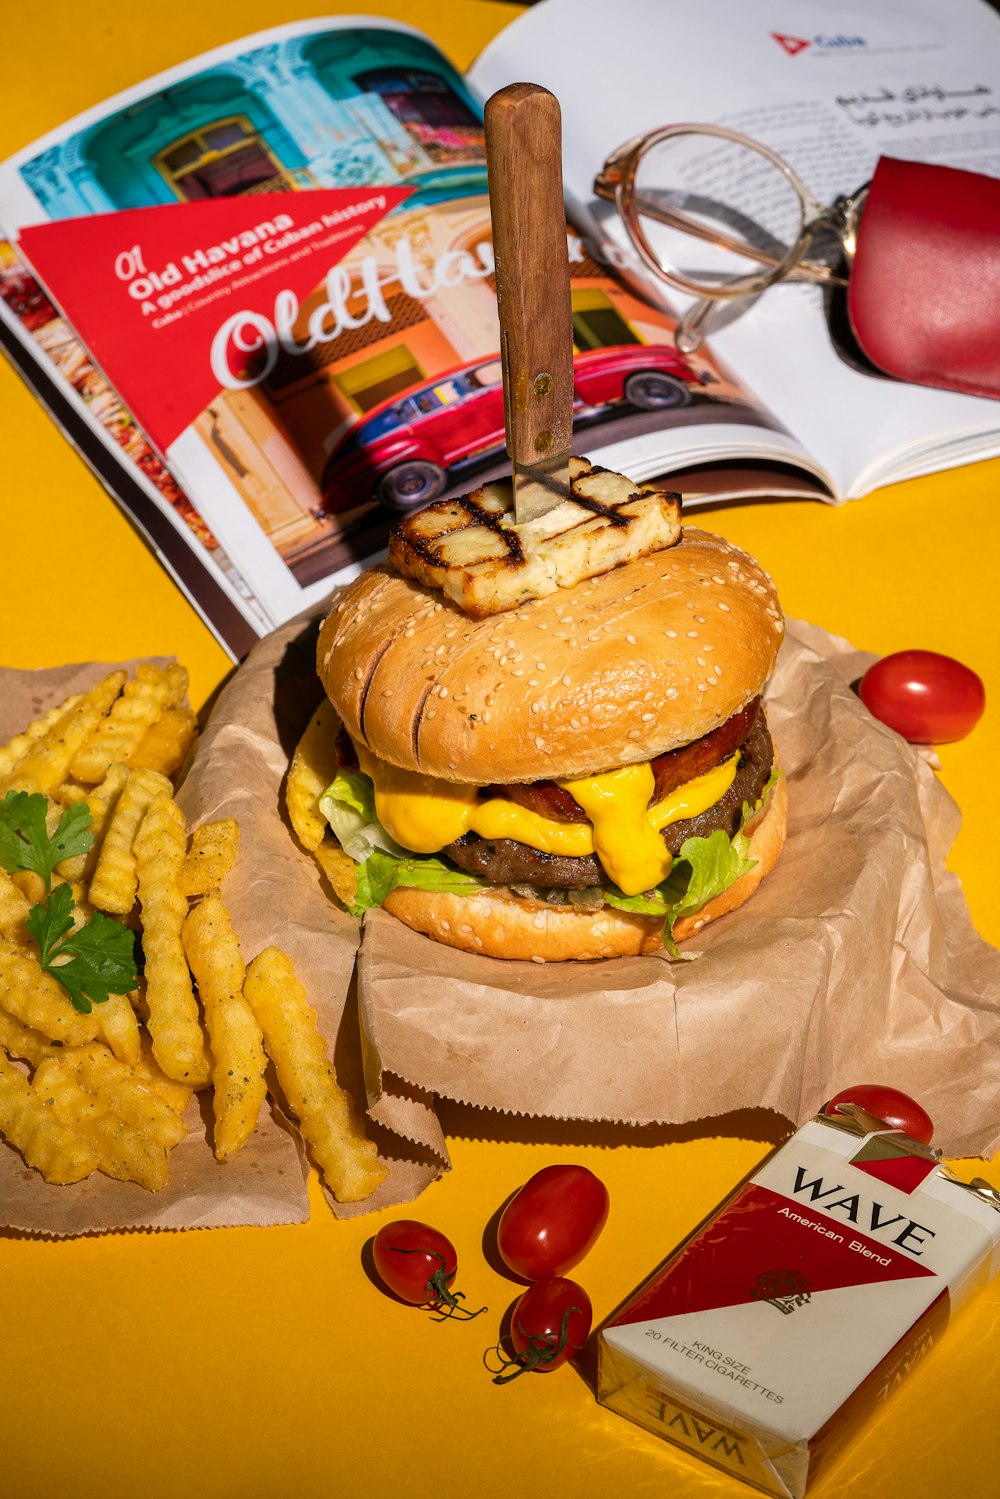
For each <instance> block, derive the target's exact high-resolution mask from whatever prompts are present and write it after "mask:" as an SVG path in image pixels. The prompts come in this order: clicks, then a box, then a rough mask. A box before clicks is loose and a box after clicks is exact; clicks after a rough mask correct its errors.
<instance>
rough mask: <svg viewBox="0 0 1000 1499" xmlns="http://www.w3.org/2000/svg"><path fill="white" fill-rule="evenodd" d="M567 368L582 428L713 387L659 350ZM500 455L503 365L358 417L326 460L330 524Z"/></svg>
mask: <svg viewBox="0 0 1000 1499" xmlns="http://www.w3.org/2000/svg"><path fill="white" fill-rule="evenodd" d="M573 369H574V382H573V383H574V414H575V418H576V419H577V420H578V421H584V422H585V421H586V420H587V419H588V416H590V415H592V417H593V419H597V417H598V416H599V415H600V414H601V413H603V412H606V409H607V408H608V407H609V406H624V407H632V408H635V409H637V410H639V411H665V410H667V409H669V408H671V407H678V406H686V405H687V404H688V402H689V401H690V400H691V396H692V391H695V390H700V389H701V388H702V387H703V386H705V385H706V384H709V383H710V382H711V381H712V379H713V376H712V375H710V374H709V373H708V372H707V371H701V370H697V369H695V368H694V366H693V365H691V364H689V363H688V361H687V360H686V359H685V358H684V357H683V355H681V354H679V353H678V352H677V350H676V349H673V348H669V347H667V346H666V345H659V344H657V345H646V344H625V345H620V346H616V347H613V348H603V349H588V350H586V351H585V352H583V353H580V354H577V355H576V357H575V359H574V361H573ZM503 448H504V420H503V385H502V380H501V369H500V361H499V359H496V358H493V359H488V360H480V361H479V362H478V363H476V364H469V365H465V366H463V367H462V368H461V369H458V370H455V371H453V372H452V373H451V374H449V375H443V376H441V377H439V378H438V379H436V380H429V381H428V382H427V384H426V385H421V386H417V387H416V388H415V389H413V390H411V391H410V392H409V393H408V394H407V395H405V396H403V397H400V398H398V399H392V400H389V401H384V402H383V403H382V404H381V405H379V406H377V407H375V409H374V410H373V411H370V412H369V413H368V414H367V415H366V416H364V417H363V418H362V420H361V421H360V422H359V423H358V424H357V426H356V427H354V428H352V429H351V431H350V432H349V433H348V435H347V436H346V437H345V438H344V440H343V441H342V442H341V443H340V445H339V446H338V447H337V448H335V449H334V451H333V452H332V453H331V455H330V457H329V459H328V460H327V464H326V467H325V469H324V472H323V481H322V487H323V505H324V508H325V510H326V513H327V514H331V515H332V514H336V513H338V512H340V511H343V510H350V509H353V508H354V507H355V506H357V505H361V504H364V503H365V502H367V501H370V500H373V499H377V500H379V501H381V503H382V504H383V505H384V506H385V507H386V508H387V509H389V510H395V511H406V510H416V509H419V508H420V506H421V505H426V504H428V503H429V502H430V501H431V500H433V499H436V498H437V496H438V495H440V494H442V493H443V492H444V491H445V490H446V489H447V488H448V487H449V486H451V485H454V484H456V483H457V482H459V481H460V480H461V478H462V477H463V474H464V473H466V472H468V471H469V470H471V469H473V468H475V467H477V466H479V465H482V464H483V463H484V462H485V461H487V460H488V459H489V458H490V457H492V456H495V455H497V454H499V453H502V452H503Z"/></svg>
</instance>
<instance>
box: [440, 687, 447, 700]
mask: <svg viewBox="0 0 1000 1499" xmlns="http://www.w3.org/2000/svg"><path fill="white" fill-rule="evenodd" d="M447 696H448V689H447V687H442V688H441V690H440V692H439V693H438V697H442V698H444V697H447Z"/></svg>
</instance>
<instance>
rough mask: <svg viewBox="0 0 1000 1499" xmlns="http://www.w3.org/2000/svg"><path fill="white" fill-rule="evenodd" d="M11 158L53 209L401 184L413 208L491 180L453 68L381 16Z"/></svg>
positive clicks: (255, 55)
mask: <svg viewBox="0 0 1000 1499" xmlns="http://www.w3.org/2000/svg"><path fill="white" fill-rule="evenodd" d="M20 170H21V175H22V177H23V178H24V180H25V182H26V183H27V185H28V186H29V187H30V188H31V190H32V192H33V193H34V194H35V196H36V197H37V198H38V199H39V201H40V202H41V203H42V204H43V205H44V208H45V211H46V213H47V215H48V216H49V217H50V218H53V219H66V218H76V217H81V216H84V215H88V214H94V213H113V212H115V211H116V210H119V209H127V208H146V207H151V206H154V205H156V204H167V203H177V202H193V201H199V200H203V199H205V198H225V197H235V196H244V195H246V194H262V193H268V192H287V191H289V190H294V189H296V188H309V187H361V186H371V185H374V184H383V183H385V184H396V183H399V184H407V185H409V186H411V187H413V188H414V189H415V192H414V195H413V196H412V197H411V198H410V199H409V201H408V206H409V207H411V208H412V207H414V206H417V205H418V204H419V203H421V202H423V203H432V202H441V201H446V200H448V199H449V198H453V197H462V196H465V195H467V194H469V193H470V192H471V193H480V192H485V191H486V157H485V148H484V143H483V127H482V118H481V113H480V110H479V106H478V105H477V103H476V101H475V100H474V99H473V97H472V95H471V94H470V93H469V91H468V89H467V88H466V86H465V84H464V82H463V80H462V78H461V76H460V75H459V74H458V73H457V72H456V71H455V70H454V69H453V68H451V67H450V66H449V64H448V63H447V62H446V61H445V60H444V59H443V58H442V57H441V54H440V53H439V52H437V51H436V50H435V49H434V48H433V47H431V46H429V45H428V44H427V43H426V42H425V41H423V40H422V39H421V38H420V37H417V36H411V35H409V34H408V33H406V32H400V31H396V30H390V29H382V28H376V27H364V28H351V29H344V30H337V29H334V30H323V31H317V32H314V33H309V34H304V35H298V36H290V37H286V38H283V39H282V40H280V41H276V42H273V43H269V44H266V45H263V46H259V47H256V48H253V49H252V50H250V51H247V52H244V53H240V54H237V55H235V56H230V57H228V58H223V59H221V60H220V61H218V62H217V63H215V64H214V65H212V66H210V67H206V68H205V69H204V71H201V72H198V73H195V74H193V75H189V76H188V77H187V78H186V79H184V80H183V81H180V82H178V83H176V84H174V85H172V86H169V87H167V88H164V89H162V90H160V91H158V92H155V93H151V94H147V95H145V96H144V97H142V98H140V99H139V100H137V102H135V103H134V104H132V105H130V106H129V107H127V108H125V109H121V110H119V111H117V112H116V113H114V114H110V115H108V116H106V117H105V118H104V119H102V120H99V121H97V122H96V123H94V124H93V125H91V126H90V127H89V128H87V129H85V130H82V131H80V132H79V133H78V134H76V135H74V136H71V137H70V138H68V139H67V140H64V141H63V142H62V143H60V144H59V145H56V146H53V147H52V148H51V149H49V150H47V151H45V152H43V153H41V154H40V155H39V156H37V157H34V158H33V159H32V160H30V161H28V162H26V163H24V164H23V165H22V167H21V169H20Z"/></svg>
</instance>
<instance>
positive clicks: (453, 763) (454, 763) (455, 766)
mask: <svg viewBox="0 0 1000 1499" xmlns="http://www.w3.org/2000/svg"><path fill="white" fill-rule="evenodd" d="M448 769H449V770H457V769H458V761H457V760H449V761H448Z"/></svg>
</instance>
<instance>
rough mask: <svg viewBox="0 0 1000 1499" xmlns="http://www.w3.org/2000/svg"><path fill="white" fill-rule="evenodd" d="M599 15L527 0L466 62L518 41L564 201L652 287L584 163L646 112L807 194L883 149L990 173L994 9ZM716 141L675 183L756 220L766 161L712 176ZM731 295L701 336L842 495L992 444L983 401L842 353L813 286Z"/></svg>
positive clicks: (924, 3)
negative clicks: (736, 143)
mask: <svg viewBox="0 0 1000 1499" xmlns="http://www.w3.org/2000/svg"><path fill="white" fill-rule="evenodd" d="M613 15H614V20H613V26H612V24H611V22H610V21H609V10H608V7H607V6H606V5H605V4H604V3H602V0H543V3H542V4H541V5H539V6H537V7H536V8H535V9H533V10H532V11H530V12H528V13H526V14H525V15H524V16H522V17H520V18H519V19H518V20H517V21H516V22H515V23H514V24H513V25H512V26H511V27H508V28H507V30H505V31H504V32H502V33H501V34H500V36H499V37H498V38H497V39H496V41H495V42H494V43H493V44H492V45H491V46H490V47H489V48H488V49H487V51H486V52H485V53H484V54H483V56H482V57H481V58H480V59H479V61H478V62H477V63H476V65H475V67H474V68H473V69H472V71H471V73H470V80H471V81H472V82H473V84H474V85H475V86H476V88H477V89H478V90H479V92H480V93H481V94H489V93H491V92H493V90H495V89H496V88H499V87H501V86H503V85H504V84H506V83H508V82H510V81H512V80H513V79H515V78H519V77H521V76H523V75H524V71H525V59H527V58H530V59H531V76H532V80H533V81H536V82H539V83H542V84H545V85H546V86H547V87H548V88H550V89H551V90H552V91H553V92H554V93H555V94H557V95H558V97H559V99H560V101H561V103H562V108H563V119H564V139H565V154H566V160H565V173H566V182H567V188H568V191H569V194H570V196H571V200H572V204H573V210H574V217H575V218H576V220H577V222H579V223H580V224H581V226H582V227H583V229H584V232H585V233H589V234H592V235H594V236H595V238H596V239H597V240H598V243H603V245H604V246H605V253H606V254H609V255H612V254H615V253H617V254H618V256H619V257H620V259H621V261H622V264H623V265H625V266H628V267H630V268H631V274H632V275H633V276H636V277H638V278H639V279H642V280H644V281H645V282H646V284H647V285H648V286H650V288H651V290H654V288H653V278H652V275H651V273H647V272H646V271H645V268H644V267H643V266H642V265H641V264H640V262H639V261H638V258H637V257H636V256H635V254H634V253H633V252H632V251H631V249H630V246H629V242H628V238H627V236H626V234H625V231H624V229H623V227H622V224H621V221H620V219H619V217H618V214H617V211H616V209H615V208H614V206H613V205H611V204H609V203H606V202H603V201H601V200H600V199H598V198H597V197H595V195H594V192H593V179H594V175H595V173H597V172H598V171H599V170H600V168H601V166H602V165H603V163H604V161H605V159H606V157H607V156H608V155H609V154H610V153H611V152H612V151H613V150H614V149H615V148H617V147H618V146H620V145H621V144H622V143H624V142H625V141H627V140H629V139H630V138H631V137H634V136H638V135H640V134H642V133H644V132H647V131H650V130H652V129H655V128H656V127H658V126H662V125H666V124H673V123H679V122H698V123H711V124H717V125H724V126H727V127H729V128H731V129H734V130H738V131H740V132H742V133H743V134H745V135H749V136H751V137H753V138H754V139H756V140H758V141H761V142H763V143H764V144H765V145H767V146H769V147H771V148H772V150H774V151H776V152H777V153H779V155H781V156H782V157H783V158H784V159H785V160H787V161H788V162H789V163H790V165H791V166H792V167H793V168H794V169H795V170H796V171H797V172H798V174H799V175H800V176H801V177H802V178H803V179H804V181H805V182H806V184H807V185H808V187H809V188H810V189H811V191H812V193H813V194H814V195H815V196H816V197H817V198H818V199H819V200H820V201H821V202H823V203H831V202H833V201H834V199H835V198H836V197H837V196H839V195H841V194H847V193H851V192H854V191H856V190H857V189H858V188H859V186H861V185H862V184H863V183H864V182H866V181H867V180H868V179H869V178H870V177H871V174H872V171H873V169H874V166H875V163H876V160H877V158H878V157H879V156H880V155H891V156H896V157H904V158H911V159H920V160H927V161H935V162H940V163H942V164H945V165H950V166H958V167H965V168H967V169H970V170H973V171H978V172H984V173H988V174H990V175H995V176H1000V18H998V17H997V15H996V14H995V13H994V11H993V10H991V9H990V8H989V7H988V6H987V5H986V4H985V3H984V0H948V4H947V5H942V4H940V3H939V0H881V3H880V4H879V5H877V6H871V5H863V4H860V3H857V0H855V3H851V0H766V3H765V0H618V3H617V4H616V5H615V6H614V12H613ZM717 144H718V143H717V142H714V141H710V142H708V143H707V145H706V146H705V148H704V149H703V150H701V151H693V152H691V153H690V155H689V157H688V158H687V159H686V161H685V163H684V172H685V173H686V174H687V175H685V176H684V178H683V181H682V183H681V186H682V187H683V188H687V189H688V191H690V190H691V187H692V184H695V183H696V184H698V187H699V188H700V189H701V190H702V191H708V192H709V193H713V194H717V195H718V197H719V198H724V199H725V201H726V202H727V203H729V204H731V206H732V208H733V209H734V211H736V212H739V211H740V210H745V211H746V212H747V213H748V214H750V215H751V216H753V217H755V218H759V219H760V220H761V221H763V222H766V214H767V198H766V194H767V193H768V192H770V191H771V190H772V189H773V180H772V178H771V175H770V174H769V173H759V174H745V175H744V176H742V177H741V178H740V179H733V178H727V177H726V176H725V175H724V172H725V165H726V161H727V158H726V157H725V155H724V153H720V152H719V151H716V150H714V149H713V148H714V147H715V146H717ZM671 186H672V184H670V183H667V182H664V183H663V184H662V188H663V189H664V190H669V189H670V188H671ZM667 233H668V231H664V235H666V234H667ZM671 248H673V247H671ZM666 249H667V244H666V242H665V243H664V250H665V251H666ZM661 295H662V292H661ZM670 296H671V298H673V299H674V301H675V303H676V304H679V305H681V306H683V305H684V302H683V298H682V297H681V296H680V294H677V295H676V296H675V294H674V293H670ZM730 306H731V311H730V312H729V313H727V314H724V315H723V316H720V317H717V318H716V319H715V321H714V322H713V323H712V325H711V341H712V346H713V349H714V350H715V352H716V353H717V354H718V355H719V357H721V358H723V359H725V360H726V361H727V362H728V363H729V364H730V366H731V367H732V368H733V369H735V370H736V371H737V372H738V373H739V376H740V378H741V379H742V380H743V381H744V383H745V384H746V385H747V386H748V387H749V388H750V389H751V390H753V392H754V393H755V394H756V395H757V396H758V398H759V399H760V400H761V402H762V403H763V405H764V406H765V407H767V408H769V409H770V410H772V411H775V412H777V413H778V414H779V415H780V417H781V418H782V420H783V421H784V422H785V424H786V426H787V427H788V428H789V430H790V431H792V432H793V433H794V434H795V436H796V437H798V438H799V440H800V441H801V442H802V444H803V446H804V447H805V448H806V449H807V450H808V451H809V452H810V453H812V454H813V455H814V456H815V457H816V458H817V459H818V460H819V461H820V462H821V463H822V465H823V466H824V468H825V469H826V470H828V471H829V472H830V473H831V474H832V475H833V476H834V479H835V481H836V484H837V487H838V490H839V491H840V493H841V494H843V495H844V496H848V495H854V496H856V495H859V494H862V493H865V492H866V491H867V490H869V489H872V488H874V487H875V486H876V485H878V484H879V483H885V482H888V481H889V480H891V479H893V478H902V477H906V476H909V475H913V474H917V473H923V472H929V471H932V470H934V469H937V468H945V467H949V466H953V465H957V464H961V463H965V462H968V461H970V459H973V458H982V457H987V456H991V455H992V454H995V453H997V452H998V451H1000V408H998V407H997V405H996V403H995V402H991V401H987V400H982V399H978V398H975V397H972V396H963V395H957V394H953V393H950V392H943V391H932V390H927V389H922V388H917V387H915V386H904V385H900V384H897V383H894V382H892V381H888V380H883V379H881V378H880V377H878V376H875V375H869V374H864V373H861V372H860V371H859V370H858V368H857V367H856V366H852V365H851V364H849V363H847V362H845V360H844V359H842V358H841V357H840V356H839V355H838V353H837V352H836V351H835V348H834V346H833V344H832V342H831V337H830V331H829V326H828V323H827V318H826V315H825V310H824V301H823V293H822V291H821V290H820V289H819V288H818V287H816V286H810V285H808V284H806V283H802V282H800V283H785V284H780V285H777V286H774V287H772V288H770V289H769V290H768V291H766V292H765V293H764V294H763V295H761V296H760V297H758V298H757V299H756V300H755V301H754V302H753V303H752V304H750V303H746V302H742V303H737V304H730Z"/></svg>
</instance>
